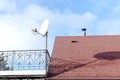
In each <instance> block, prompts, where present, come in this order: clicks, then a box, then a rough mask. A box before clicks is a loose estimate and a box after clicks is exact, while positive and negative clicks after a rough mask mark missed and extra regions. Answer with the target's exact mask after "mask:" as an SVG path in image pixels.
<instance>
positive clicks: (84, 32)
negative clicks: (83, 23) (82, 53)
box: [82, 28, 87, 36]
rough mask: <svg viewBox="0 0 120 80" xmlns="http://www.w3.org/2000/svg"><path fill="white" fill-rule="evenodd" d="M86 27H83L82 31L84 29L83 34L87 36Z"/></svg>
mask: <svg viewBox="0 0 120 80" xmlns="http://www.w3.org/2000/svg"><path fill="white" fill-rule="evenodd" d="M86 30H87V29H86V28H82V31H83V36H86Z"/></svg>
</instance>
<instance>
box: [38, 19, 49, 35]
mask: <svg viewBox="0 0 120 80" xmlns="http://www.w3.org/2000/svg"><path fill="white" fill-rule="evenodd" d="M48 24H49V20H48V19H45V20H44V21H43V23H42V26H41V28H40V34H41V35H42V36H45V35H46V33H47V32H48Z"/></svg>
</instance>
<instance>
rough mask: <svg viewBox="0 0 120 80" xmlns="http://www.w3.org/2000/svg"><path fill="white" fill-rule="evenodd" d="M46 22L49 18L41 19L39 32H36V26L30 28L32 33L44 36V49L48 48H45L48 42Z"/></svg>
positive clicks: (47, 22)
mask: <svg viewBox="0 0 120 80" xmlns="http://www.w3.org/2000/svg"><path fill="white" fill-rule="evenodd" d="M48 24H49V20H48V19H45V20H44V21H43V23H42V25H41V28H40V32H38V30H37V29H36V28H35V29H32V32H33V33H37V34H40V35H41V36H42V37H45V36H46V50H48V49H47V44H48Z"/></svg>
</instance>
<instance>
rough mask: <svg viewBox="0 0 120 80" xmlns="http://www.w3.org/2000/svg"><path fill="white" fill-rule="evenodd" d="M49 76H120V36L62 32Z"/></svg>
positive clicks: (55, 48) (56, 41)
mask: <svg viewBox="0 0 120 80" xmlns="http://www.w3.org/2000/svg"><path fill="white" fill-rule="evenodd" d="M48 77H49V78H64V79H65V78H66V79H68V78H70V79H72V78H78V79H79V78H85V79H93V78H95V79H96V78H97V79H99V78H102V79H103V78H110V79H111V78H114V79H115V78H120V36H119V35H118V36H59V37H56V39H55V44H54V48H53V53H52V58H51V61H50V67H49V74H48Z"/></svg>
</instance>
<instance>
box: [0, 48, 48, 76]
mask: <svg viewBox="0 0 120 80" xmlns="http://www.w3.org/2000/svg"><path fill="white" fill-rule="evenodd" d="M49 60H50V55H49V52H48V50H45V49H42V50H13V51H0V77H2V76H16V75H17V76H21V75H22V76H26V75H27V76H28V75H30V76H31V75H33V76H34V75H35V76H36V75H38V76H42V77H43V76H46V75H47V72H48V66H49ZM36 71H37V72H36Z"/></svg>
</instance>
